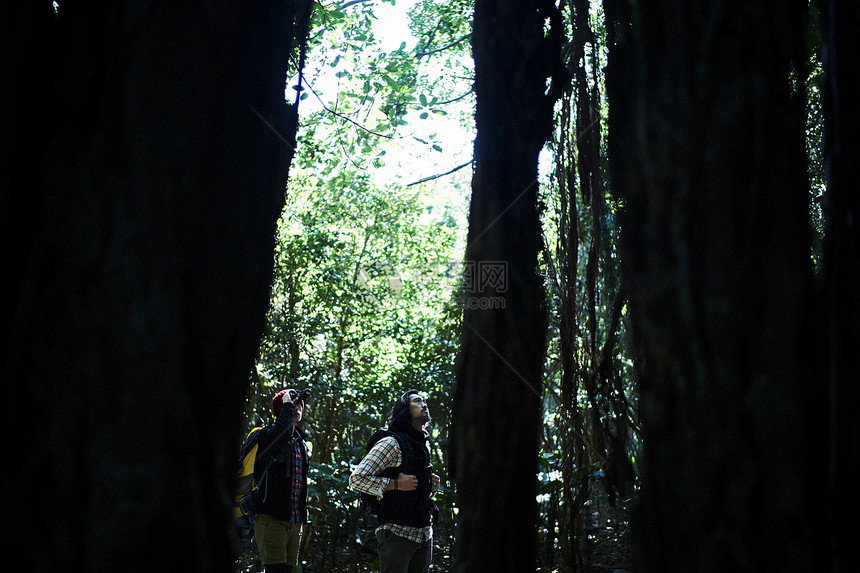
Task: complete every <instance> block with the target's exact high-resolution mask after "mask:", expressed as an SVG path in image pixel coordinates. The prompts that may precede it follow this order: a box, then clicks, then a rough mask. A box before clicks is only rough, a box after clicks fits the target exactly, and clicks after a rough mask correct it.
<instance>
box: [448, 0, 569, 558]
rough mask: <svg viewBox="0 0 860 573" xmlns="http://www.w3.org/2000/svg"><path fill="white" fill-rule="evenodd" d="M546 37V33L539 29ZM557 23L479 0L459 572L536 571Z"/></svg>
mask: <svg viewBox="0 0 860 573" xmlns="http://www.w3.org/2000/svg"><path fill="white" fill-rule="evenodd" d="M548 18H549V19H550V20H551V22H552V33H551V34H550V36H549V37H548V38H545V37H544V22H545V21H546V20H547V19H548ZM559 20H560V16H559V14H558V12H557V11H556V10H555V7H554V6H553V4H552V2H550V1H548V0H533V1H524V0H478V1H477V2H476V3H475V20H474V34H473V49H474V57H475V91H476V97H477V112H476V122H477V138H476V140H475V161H476V167H475V174H474V178H473V181H472V203H471V208H470V218H469V233H468V246H467V249H466V260H467V285H466V296H467V297H468V299H467V300H466V303H467V304H466V306H467V308H466V311H465V315H464V322H463V333H462V349H461V355H460V357H459V373H458V385H457V396H456V411H455V412H454V426H453V428H452V434H453V449H454V451H453V452H452V453H453V455H452V458H453V464H454V475H455V480H456V484H457V492H458V500H459V501H458V503H459V507H460V513H459V516H458V518H459V537H458V554H457V556H456V569H457V570H458V571H516V572H518V573H521V572H523V571H529V570H534V568H535V565H536V564H537V534H536V518H537V503H536V500H535V496H536V493H537V479H536V473H535V472H536V469H537V446H538V431H539V428H540V392H541V370H542V365H543V357H544V344H545V338H546V332H545V329H546V318H545V314H544V306H543V300H544V293H543V288H542V281H541V277H540V275H539V274H538V270H537V263H538V253H539V251H540V246H541V237H540V223H539V219H538V213H537V206H536V194H537V160H538V153H539V152H540V149H541V147H542V146H543V144H544V142H545V141H546V140H547V138H548V136H549V134H550V128H551V122H552V106H553V102H554V100H555V97H556V96H555V94H554V93H549V94H547V93H546V83H547V78H548V77H550V76H551V75H552V74H553V73H554V72H555V68H554V67H553V66H557V65H558V61H559V58H560V38H559V36H558V34H559V33H560V32H561V23H560V21H559Z"/></svg>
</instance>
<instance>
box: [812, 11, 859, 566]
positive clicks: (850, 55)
mask: <svg viewBox="0 0 860 573" xmlns="http://www.w3.org/2000/svg"><path fill="white" fill-rule="evenodd" d="M821 5H822V11H821V15H822V16H821V24H822V36H823V47H822V56H823V61H824V67H825V79H826V81H825V82H824V90H823V92H824V98H823V101H824V111H825V118H826V119H825V122H826V129H825V134H826V142H825V157H826V160H825V162H826V166H827V178H828V189H827V203H826V204H827V208H826V213H825V216H826V221H827V229H826V235H825V250H824V265H825V282H826V286H825V290H824V297H825V301H826V302H825V305H826V307H825V312H826V318H827V327H826V331H825V332H822V333H821V334H822V337H826V339H827V340H828V341H829V343H830V346H829V348H828V356H827V361H828V373H829V376H830V380H829V384H830V397H831V412H830V416H831V418H830V420H831V421H830V424H829V427H830V431H831V435H830V439H829V440H828V444H829V446H830V447H829V448H828V449H827V456H828V465H827V468H828V471H827V495H828V510H829V511H828V519H827V522H828V523H829V524H831V527H830V531H831V532H832V533H831V536H830V539H829V546H830V547H831V548H832V550H833V554H832V563H831V571H836V572H842V571H849V570H852V569H853V568H854V567H856V558H855V556H854V551H853V547H854V544H856V542H857V540H856V536H855V535H854V534H853V532H852V529H853V528H851V527H841V526H840V525H839V524H844V523H852V522H853V521H854V520H856V513H857V512H856V510H857V503H856V502H848V500H850V499H851V498H852V497H853V496H852V495H851V494H850V493H849V494H848V495H847V496H846V492H850V491H852V490H853V489H854V488H855V487H856V482H857V476H858V475H860V416H857V414H856V409H857V404H858V403H860V361H858V360H857V338H858V337H857V328H858V325H860V163H858V158H860V107H858V105H857V103H858V101H860V89H858V85H860V70H858V67H857V62H858V61H860V36H858V34H857V30H858V29H860V5H858V4H857V2H853V1H851V0H824V1H822V2H821Z"/></svg>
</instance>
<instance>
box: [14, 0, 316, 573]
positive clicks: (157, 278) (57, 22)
mask: <svg viewBox="0 0 860 573" xmlns="http://www.w3.org/2000/svg"><path fill="white" fill-rule="evenodd" d="M297 4H298V2H295V1H286V2H275V1H252V2H245V3H238V4H237V3H228V2H117V1H111V2H106V1H100V2H64V1H60V2H59V5H60V11H59V16H58V17H57V16H55V14H54V13H53V9H52V3H51V2H39V3H36V2H29V1H28V2H17V3H4V4H3V7H2V11H3V13H2V14H1V15H0V21H2V27H3V30H2V34H0V35H2V40H0V41H2V42H3V53H4V54H7V55H11V56H9V57H8V58H6V59H4V60H3V64H2V65H3V70H2V71H3V76H4V89H3V96H2V100H0V121H2V129H0V146H2V147H0V157H2V159H0V161H2V170H0V177H2V189H3V194H2V197H3V199H2V200H3V211H2V219H3V220H2V223H3V227H4V233H5V238H6V241H7V247H6V253H5V257H6V259H5V262H6V265H5V272H4V283H5V287H6V292H7V293H8V294H7V299H6V301H7V305H6V306H5V307H4V317H3V318H4V320H3V328H4V330H5V334H6V336H5V337H4V341H5V342H4V351H3V362H2V372H3V382H4V384H3V394H4V401H3V402H4V405H5V408H4V409H5V413H4V416H3V422H2V423H3V431H2V434H3V442H4V452H5V455H6V456H8V458H7V459H11V460H15V462H14V465H15V471H11V472H7V478H6V482H5V483H6V488H4V494H5V499H6V503H7V511H8V512H9V515H10V516H15V517H14V524H13V527H10V528H7V529H6V530H5V531H6V533H5V535H4V546H5V547H6V548H7V551H6V552H5V553H6V555H7V558H9V559H15V560H18V559H20V564H18V566H16V567H13V568H14V569H15V570H19V571H56V570H57V569H58V568H60V567H62V568H63V569H64V570H73V571H93V572H98V571H177V570H182V571H230V570H231V569H232V555H231V553H232V549H233V544H232V543H231V536H230V531H231V529H230V525H231V522H230V520H231V516H230V511H229V504H230V502H231V497H232V496H231V492H232V484H233V480H234V479H235V445H236V439H237V436H238V435H239V432H240V431H241V421H242V410H243V402H244V397H245V391H246V389H247V387H248V381H249V376H250V375H251V372H252V367H253V358H254V356H255V353H256V350H257V346H258V343H259V338H260V335H261V332H262V327H263V320H264V316H265V310H266V308H267V304H268V294H269V284H270V281H271V273H272V259H273V247H274V230H275V224H276V221H277V218H278V216H279V214H280V211H281V208H282V205H283V193H284V189H285V185H286V179H287V174H288V168H289V164H290V161H291V159H292V156H293V150H294V145H295V132H296V120H297V115H296V111H295V109H294V108H293V107H292V106H290V105H289V104H287V103H286V102H285V101H284V86H285V81H286V74H287V69H288V66H289V65H290V63H289V58H290V56H291V54H293V53H294V52H295V46H296V42H295V39H294V37H295V36H296V35H299V36H300V37H303V35H302V34H303V32H298V28H301V26H298V28H297V26H296V19H297V16H296V14H297Z"/></svg>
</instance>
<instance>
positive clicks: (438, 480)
mask: <svg viewBox="0 0 860 573" xmlns="http://www.w3.org/2000/svg"><path fill="white" fill-rule="evenodd" d="M430 479H431V480H432V481H433V486H432V487H431V488H430V495H433V494H434V493H436V492H437V491H439V484H440V483H442V478H440V477H439V476H437V475H436V474H430Z"/></svg>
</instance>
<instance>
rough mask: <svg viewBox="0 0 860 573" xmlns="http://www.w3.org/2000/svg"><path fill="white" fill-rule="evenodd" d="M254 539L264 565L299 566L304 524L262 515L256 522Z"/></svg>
mask: <svg viewBox="0 0 860 573" xmlns="http://www.w3.org/2000/svg"><path fill="white" fill-rule="evenodd" d="M254 538H255V539H256V540H257V547H259V548H260V560H261V561H262V562H263V565H270V564H272V563H286V564H287V565H298V564H299V547H300V546H301V542H302V524H301V523H290V522H288V521H281V520H280V519H275V518H274V517H272V516H271V515H266V514H263V513H261V514H260V515H258V516H257V519H256V520H255V521H254Z"/></svg>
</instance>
